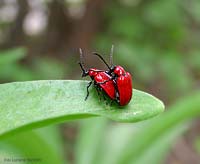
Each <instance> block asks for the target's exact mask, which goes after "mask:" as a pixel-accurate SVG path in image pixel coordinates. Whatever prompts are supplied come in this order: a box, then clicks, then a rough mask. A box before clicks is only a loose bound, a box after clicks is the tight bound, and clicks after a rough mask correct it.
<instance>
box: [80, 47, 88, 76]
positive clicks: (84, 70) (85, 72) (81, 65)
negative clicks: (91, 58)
mask: <svg viewBox="0 0 200 164" xmlns="http://www.w3.org/2000/svg"><path fill="white" fill-rule="evenodd" d="M79 53H80V62H79V63H78V64H79V65H80V67H81V69H82V71H83V74H82V76H85V75H86V74H87V73H88V72H87V71H86V69H85V66H84V62H83V51H82V49H81V48H79Z"/></svg>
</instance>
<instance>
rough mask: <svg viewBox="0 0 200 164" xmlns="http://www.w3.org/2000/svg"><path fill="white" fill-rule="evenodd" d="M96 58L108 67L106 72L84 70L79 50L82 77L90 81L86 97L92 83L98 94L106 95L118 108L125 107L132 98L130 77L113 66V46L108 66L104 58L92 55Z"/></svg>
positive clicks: (92, 69) (122, 69) (120, 68)
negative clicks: (87, 77) (101, 92)
mask: <svg viewBox="0 0 200 164" xmlns="http://www.w3.org/2000/svg"><path fill="white" fill-rule="evenodd" d="M93 54H94V55H96V56H98V57H99V58H100V59H101V60H102V61H103V62H104V63H105V65H106V66H107V67H108V70H107V71H105V70H99V69H96V68H90V69H88V70H86V69H85V68H84V64H83V60H82V59H83V53H82V50H81V49H80V62H79V65H80V67H81V69H82V71H83V73H82V77H85V76H90V77H91V79H92V80H91V81H90V82H89V83H88V86H87V95H86V98H85V100H86V99H87V97H88V96H89V87H90V86H91V84H92V82H94V86H95V88H96V89H97V91H98V92H99V91H100V90H101V91H103V92H104V93H106V95H107V96H108V97H109V98H110V99H111V100H112V101H113V100H114V101H116V102H117V103H118V104H119V105H120V106H125V105H127V104H128V103H129V102H130V100H131V98H132V77H131V74H130V73H129V72H126V71H125V70H124V68H123V67H121V66H115V65H113V59H112V56H113V46H112V48H111V53H110V66H109V65H108V64H107V62H106V61H105V60H104V58H103V57H102V56H101V55H100V54H98V53H93Z"/></svg>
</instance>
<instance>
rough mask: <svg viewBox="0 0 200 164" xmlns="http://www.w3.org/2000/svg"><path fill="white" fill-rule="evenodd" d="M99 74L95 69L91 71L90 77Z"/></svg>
mask: <svg viewBox="0 0 200 164" xmlns="http://www.w3.org/2000/svg"><path fill="white" fill-rule="evenodd" d="M97 74H98V70H97V69H95V68H90V69H89V76H90V77H94V76H96V75H97Z"/></svg>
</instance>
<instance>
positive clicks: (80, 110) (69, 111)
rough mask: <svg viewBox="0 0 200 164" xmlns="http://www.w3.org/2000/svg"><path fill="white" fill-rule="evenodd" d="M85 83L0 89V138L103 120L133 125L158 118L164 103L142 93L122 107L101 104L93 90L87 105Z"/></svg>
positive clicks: (53, 82)
mask: <svg viewBox="0 0 200 164" xmlns="http://www.w3.org/2000/svg"><path fill="white" fill-rule="evenodd" d="M86 85H87V81H78V80H66V81H65V80H49V81H48V80H47V81H45V80H44V81H30V82H14V83H7V84H1V85H0V98H1V99H0V123H1V126H0V138H1V137H2V136H5V135H6V134H9V133H16V131H18V130H23V129H31V128H34V127H41V126H44V125H47V124H52V123H55V122H62V121H67V120H73V119H79V118H85V117H91V116H104V117H107V118H110V119H112V120H116V121H120V122H136V121H141V120H144V119H148V118H151V117H153V116H156V115H158V114H159V113H161V112H162V111H163V110H164V105H163V103H162V102H161V101H160V100H158V99H157V98H155V97H153V96H152V95H149V94H147V93H144V92H142V91H138V90H133V97H132V100H131V102H130V103H129V104H128V105H127V106H125V107H120V106H118V105H112V106H110V105H108V104H106V103H104V102H100V101H99V98H98V96H97V93H96V91H95V89H94V88H93V89H91V92H90V96H89V98H88V100H87V101H85V100H84V98H85V96H86Z"/></svg>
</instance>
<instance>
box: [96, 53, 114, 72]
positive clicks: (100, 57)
mask: <svg viewBox="0 0 200 164" xmlns="http://www.w3.org/2000/svg"><path fill="white" fill-rule="evenodd" d="M93 55H96V56H98V57H99V58H100V59H101V60H102V61H103V62H104V64H105V65H106V66H107V67H108V69H109V70H111V68H110V66H109V65H108V63H107V62H106V61H105V60H104V58H103V57H102V56H101V55H100V54H98V53H96V52H93Z"/></svg>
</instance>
